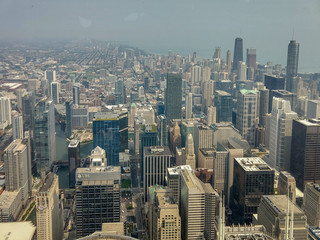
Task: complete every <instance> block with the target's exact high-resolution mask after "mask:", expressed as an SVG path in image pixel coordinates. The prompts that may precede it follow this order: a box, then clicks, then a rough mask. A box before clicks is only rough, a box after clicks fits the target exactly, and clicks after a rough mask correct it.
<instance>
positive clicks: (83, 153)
mask: <svg viewBox="0 0 320 240" xmlns="http://www.w3.org/2000/svg"><path fill="white" fill-rule="evenodd" d="M92 147H93V143H92V142H90V143H86V144H81V145H80V157H81V158H86V157H87V156H88V155H90V153H91V150H92ZM56 159H57V161H62V160H68V142H67V141H66V135H65V133H64V131H62V129H61V127H60V125H59V124H56ZM57 174H58V176H59V188H60V189H65V188H68V186H69V171H68V167H61V168H59V170H58V172H57Z"/></svg>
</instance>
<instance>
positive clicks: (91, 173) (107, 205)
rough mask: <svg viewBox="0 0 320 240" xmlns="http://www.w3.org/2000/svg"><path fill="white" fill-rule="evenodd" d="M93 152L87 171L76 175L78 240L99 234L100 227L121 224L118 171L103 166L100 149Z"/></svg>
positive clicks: (116, 168) (77, 172) (115, 168)
mask: <svg viewBox="0 0 320 240" xmlns="http://www.w3.org/2000/svg"><path fill="white" fill-rule="evenodd" d="M101 151H102V154H98V153H99V152H101ZM92 152H93V154H95V157H90V167H89V168H78V169H77V171H76V204H75V205H76V219H75V224H76V235H77V238H80V237H84V236H87V235H90V234H92V233H94V232H95V231H101V227H102V224H103V223H109V222H119V221H120V203H121V200H120V199H121V197H120V184H121V170H120V167H113V166H108V167H106V166H105V163H104V161H105V157H104V156H105V153H104V150H103V149H101V148H95V149H94V150H93V151H92ZM98 156H100V157H98Z"/></svg>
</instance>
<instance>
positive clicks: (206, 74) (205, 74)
mask: <svg viewBox="0 0 320 240" xmlns="http://www.w3.org/2000/svg"><path fill="white" fill-rule="evenodd" d="M210 78H211V69H210V68H209V67H204V68H202V79H201V81H202V82H207V81H209V80H210Z"/></svg>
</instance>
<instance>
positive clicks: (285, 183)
mask: <svg viewBox="0 0 320 240" xmlns="http://www.w3.org/2000/svg"><path fill="white" fill-rule="evenodd" d="M288 194H289V198H290V200H291V201H292V202H294V203H295V202H296V180H295V179H294V177H293V176H292V175H291V174H290V173H289V172H287V171H281V172H280V174H279V178H278V195H286V196H288Z"/></svg>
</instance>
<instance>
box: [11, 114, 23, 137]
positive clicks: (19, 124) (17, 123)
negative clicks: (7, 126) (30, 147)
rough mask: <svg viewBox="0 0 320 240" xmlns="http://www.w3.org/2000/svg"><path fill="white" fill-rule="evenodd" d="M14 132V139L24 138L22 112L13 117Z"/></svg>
mask: <svg viewBox="0 0 320 240" xmlns="http://www.w3.org/2000/svg"><path fill="white" fill-rule="evenodd" d="M12 133H13V140H14V139H22V138H23V119H22V114H19V115H16V116H14V117H13V118H12Z"/></svg>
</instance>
